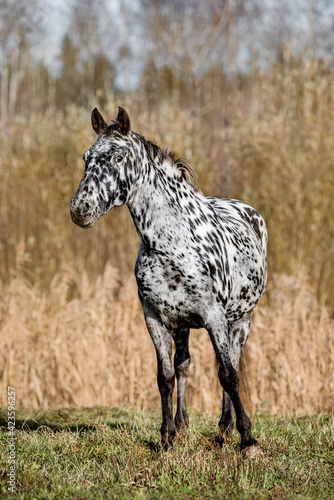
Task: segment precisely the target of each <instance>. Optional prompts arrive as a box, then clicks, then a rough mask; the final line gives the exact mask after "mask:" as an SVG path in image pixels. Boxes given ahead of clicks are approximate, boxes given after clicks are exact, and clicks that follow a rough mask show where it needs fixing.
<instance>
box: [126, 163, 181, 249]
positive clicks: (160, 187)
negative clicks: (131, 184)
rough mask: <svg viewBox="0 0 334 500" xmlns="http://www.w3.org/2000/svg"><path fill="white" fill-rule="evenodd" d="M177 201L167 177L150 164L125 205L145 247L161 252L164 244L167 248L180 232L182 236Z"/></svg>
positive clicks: (179, 210)
mask: <svg viewBox="0 0 334 500" xmlns="http://www.w3.org/2000/svg"><path fill="white" fill-rule="evenodd" d="M180 201H181V200H180V197H179V193H178V191H177V190H174V189H173V188H172V187H171V185H170V184H169V180H168V177H167V176H164V175H163V174H162V173H159V171H157V170H156V169H155V167H153V166H152V165H150V166H149V168H148V174H147V175H145V177H144V178H142V179H140V181H137V184H136V186H135V188H134V190H133V194H132V196H131V199H130V200H129V202H128V208H129V210H130V213H131V215H132V218H133V221H134V223H135V226H136V229H137V232H138V234H139V236H140V238H141V240H142V242H143V243H144V245H145V246H148V247H150V248H152V249H156V250H161V251H163V249H165V248H166V245H168V247H170V246H171V244H172V242H174V241H177V240H179V239H180V231H181V237H182V227H183V226H184V214H183V213H182V207H181V204H180ZM183 232H184V231H183ZM160 247H161V248H160Z"/></svg>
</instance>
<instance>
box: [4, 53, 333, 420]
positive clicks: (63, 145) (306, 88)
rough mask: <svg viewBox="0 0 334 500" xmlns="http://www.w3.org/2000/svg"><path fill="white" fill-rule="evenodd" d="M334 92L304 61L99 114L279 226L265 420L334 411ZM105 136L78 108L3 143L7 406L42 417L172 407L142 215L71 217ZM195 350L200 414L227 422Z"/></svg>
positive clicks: (256, 341) (272, 239)
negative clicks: (149, 295)
mask: <svg viewBox="0 0 334 500" xmlns="http://www.w3.org/2000/svg"><path fill="white" fill-rule="evenodd" d="M333 82H334V73H333V71H332V70H331V69H330V68H329V67H328V66H326V65H325V64H324V63H319V62H310V61H302V60H301V61H294V60H292V59H291V61H290V62H289V64H287V63H286V64H284V65H281V66H280V65H278V66H277V67H273V68H271V70H270V71H268V72H267V74H266V75H264V74H261V73H260V72H259V71H257V70H256V68H255V69H254V72H253V74H252V75H249V77H248V78H247V79H246V80H245V81H244V82H243V83H242V82H241V83H240V82H239V83H238V82H234V83H235V84H234V85H233V84H231V85H230V86H224V88H222V89H218V88H217V89H215V88H213V87H212V89H211V90H210V89H209V88H208V92H206V93H204V95H203V96H202V97H200V98H198V100H196V99H197V98H195V96H188V99H186V100H184V102H183V101H182V100H181V99H180V100H179V101H178V102H174V100H170V99H167V98H164V97H163V96H159V99H157V100H155V101H154V103H153V104H152V103H150V101H149V99H148V96H147V95H146V94H145V92H144V93H143V92H141V91H140V90H139V91H138V92H137V94H136V95H133V96H131V98H130V97H124V98H123V99H122V100H117V102H116V100H115V99H114V97H113V96H111V97H110V99H109V102H108V105H106V106H105V109H103V110H101V111H102V112H103V114H104V116H105V118H106V119H112V118H115V114H116V110H117V105H118V104H121V105H123V106H124V107H126V108H127V109H128V111H129V113H130V117H131V120H132V126H133V129H134V130H135V131H138V132H140V133H142V134H144V135H145V136H146V137H147V138H150V139H152V140H154V141H157V142H158V144H159V145H161V146H162V147H170V148H171V149H173V150H175V151H176V152H177V153H178V154H180V156H182V157H185V158H186V159H187V160H188V161H189V162H190V163H191V164H192V166H193V167H194V169H195V172H196V175H197V182H198V185H199V186H200V188H201V189H202V190H203V192H204V193H205V194H207V195H211V196H212V195H214V196H220V197H235V198H239V199H242V200H244V201H246V202H248V203H250V204H252V205H253V206H254V207H255V208H257V209H258V210H259V211H260V212H261V214H262V215H263V216H264V217H265V219H266V222H267V225H268V229H269V246H268V263H269V282H268V291H267V293H266V295H265V297H264V298H263V299H262V302H261V304H260V306H259V307H258V309H257V310H256V312H255V316H254V323H253V329H252V333H251V337H250V339H249V342H248V344H249V356H248V358H249V362H248V372H249V376H248V380H249V384H250V387H251V394H252V399H253V402H254V407H255V408H265V409H267V411H269V412H271V413H276V412H282V413H286V414H304V413H311V412H318V411H332V408H333V394H334V386H333V368H334V361H333V316H332V314H333V310H334V280H333V273H332V270H333V266H334V251H333V249H334V231H333V227H334V226H333V220H334V204H333V199H334V133H333V132H334V131H333V123H334V84H333ZM209 90H210V91H209ZM190 97H191V98H190ZM205 99H206V100H205ZM95 104H96V103H92V106H91V107H92V108H93V107H94V105H95ZM95 138H96V137H95V134H94V133H93V131H92V130H91V126H90V110H85V109H82V108H76V107H73V106H68V107H67V108H66V110H63V111H56V110H55V109H52V108H50V109H48V110H47V111H46V113H45V114H44V115H43V116H42V115H31V116H29V117H27V116H26V117H19V116H17V117H16V118H15V120H14V123H13V125H12V128H11V129H10V130H7V131H2V134H1V135H0V175H1V183H0V199H1V204H0V262H1V266H0V341H1V345H2V349H1V354H0V384H1V396H0V398H2V399H1V403H2V404H5V399H4V398H5V395H6V387H7V385H8V384H9V385H12V386H15V387H16V389H17V397H18V401H19V404H20V405H22V406H26V407H31V408H36V407H44V408H53V407H57V406H74V405H84V406H85V405H86V406H91V405H96V404H101V405H109V406H120V405H122V406H123V405H129V406H133V407H136V408H149V407H156V406H157V405H158V404H159V401H158V399H159V398H158V391H157V385H156V360H155V353H154V349H153V345H152V343H151V340H150V338H149V335H148V333H147V332H146V328H145V325H144V322H143V316H142V311H141V307H140V304H139V302H138V299H137V290H136V285H135V282H134V278H133V271H132V270H133V266H134V262H135V257H136V254H137V251H138V246H139V240H138V236H137V235H136V232H135V229H134V227H133V222H132V220H131V217H130V215H129V213H128V211H127V210H126V208H124V207H123V208H120V209H114V210H112V211H111V213H110V214H108V216H106V217H103V218H101V219H100V220H99V221H98V222H97V224H96V225H95V226H94V228H93V229H90V230H89V231H83V230H82V229H81V228H79V227H76V226H75V225H74V224H73V223H72V221H71V219H70V215H69V203H70V199H71V198H72V196H73V195H74V193H75V191H76V189H77V186H78V183H79V181H80V179H81V177H82V175H83V162H82V160H81V158H82V154H83V152H84V151H85V150H87V149H88V148H89V147H90V146H91V144H93V142H94V141H95ZM116 269H117V270H116ZM191 353H192V359H193V363H192V365H191V373H190V380H189V403H190V405H191V406H192V407H193V408H196V409H200V410H204V409H205V410H217V409H218V408H219V400H220V397H221V395H220V393H221V389H220V387H219V384H218V378H217V366H216V364H215V360H214V354H213V349H212V347H211V344H210V342H209V339H208V336H207V333H206V332H205V331H202V330H199V331H194V332H193V333H192V336H191Z"/></svg>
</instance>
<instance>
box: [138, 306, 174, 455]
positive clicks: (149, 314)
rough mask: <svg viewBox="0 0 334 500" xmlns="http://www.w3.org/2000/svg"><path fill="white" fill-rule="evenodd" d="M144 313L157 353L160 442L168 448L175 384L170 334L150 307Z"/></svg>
mask: <svg viewBox="0 0 334 500" xmlns="http://www.w3.org/2000/svg"><path fill="white" fill-rule="evenodd" d="M144 315H145V320H146V325H147V329H148V331H149V333H150V335H151V338H152V341H153V344H154V347H155V351H156V354H157V362H158V387H159V391H160V396H161V407H162V425H161V444H162V446H163V447H164V448H168V447H169V446H171V445H172V444H173V439H174V436H175V425H174V421H173V403H172V395H173V391H174V385H175V374H174V371H173V368H172V360H171V357H172V336H171V333H170V332H169V330H168V329H167V328H166V327H165V326H164V325H162V323H161V322H160V321H159V319H158V317H157V316H156V314H155V313H154V312H153V311H152V310H151V309H149V308H147V307H144Z"/></svg>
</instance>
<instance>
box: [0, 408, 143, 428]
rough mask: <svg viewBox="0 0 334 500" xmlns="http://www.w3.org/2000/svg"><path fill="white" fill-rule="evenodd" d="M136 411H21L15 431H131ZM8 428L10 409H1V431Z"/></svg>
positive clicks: (17, 417)
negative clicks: (45, 429)
mask: <svg viewBox="0 0 334 500" xmlns="http://www.w3.org/2000/svg"><path fill="white" fill-rule="evenodd" d="M134 415H135V412H134V411H132V410H127V409H125V410H119V409H110V408H104V407H101V408H83V409H79V410H78V409H76V408H75V409H71V408H66V409H60V410H45V411H42V410H39V411H29V410H17V411H16V414H15V429H16V430H23V431H38V430H40V429H42V428H45V427H46V428H48V429H50V430H52V431H53V432H63V431H65V430H66V431H69V432H75V433H78V432H87V431H93V430H97V429H99V428H101V426H107V427H108V428H110V429H118V428H120V427H123V428H127V429H131V428H132V427H133V426H134V425H135V424H134V422H133V418H134ZM7 429H8V415H7V408H0V430H7Z"/></svg>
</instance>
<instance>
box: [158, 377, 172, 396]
mask: <svg viewBox="0 0 334 500" xmlns="http://www.w3.org/2000/svg"><path fill="white" fill-rule="evenodd" d="M157 380H158V387H159V390H160V393H162V394H170V393H172V392H173V391H174V387H175V374H174V372H172V373H169V374H161V373H159V374H158V378H157Z"/></svg>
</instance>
